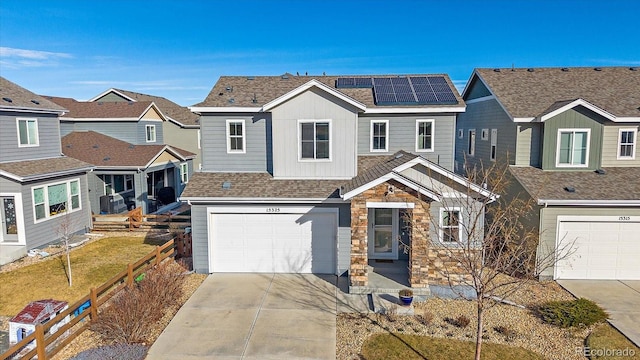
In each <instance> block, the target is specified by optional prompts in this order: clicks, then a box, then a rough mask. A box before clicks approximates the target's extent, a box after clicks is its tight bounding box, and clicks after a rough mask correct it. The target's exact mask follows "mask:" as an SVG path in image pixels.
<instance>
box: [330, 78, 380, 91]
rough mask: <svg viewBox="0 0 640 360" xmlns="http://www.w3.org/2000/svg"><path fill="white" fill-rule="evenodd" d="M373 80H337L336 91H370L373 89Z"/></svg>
mask: <svg viewBox="0 0 640 360" xmlns="http://www.w3.org/2000/svg"><path fill="white" fill-rule="evenodd" d="M371 86H372V84H371V78H352V77H351V78H337V79H336V89H368V88H371Z"/></svg>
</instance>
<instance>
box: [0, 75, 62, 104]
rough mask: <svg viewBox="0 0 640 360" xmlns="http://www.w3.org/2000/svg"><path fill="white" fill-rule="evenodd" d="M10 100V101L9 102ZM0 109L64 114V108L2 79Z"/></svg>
mask: <svg viewBox="0 0 640 360" xmlns="http://www.w3.org/2000/svg"><path fill="white" fill-rule="evenodd" d="M7 99H8V100H7ZM0 109H4V110H10V109H35V110H37V111H47V110H49V111H52V112H62V111H64V110H65V108H64V107H62V106H60V105H58V104H55V103H54V102H52V101H49V100H47V99H45V98H44V97H42V96H40V95H36V94H34V93H32V92H31V91H29V90H27V89H25V88H23V87H21V86H19V85H17V84H15V83H12V82H11V81H9V80H7V79H5V78H3V77H0Z"/></svg>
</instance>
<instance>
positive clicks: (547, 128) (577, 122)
mask: <svg viewBox="0 0 640 360" xmlns="http://www.w3.org/2000/svg"><path fill="white" fill-rule="evenodd" d="M604 121H606V120H604V119H603V118H602V117H601V116H600V115H597V114H596V113H594V112H592V111H590V110H587V109H585V108H583V107H577V108H574V109H571V110H567V111H565V112H563V113H561V114H558V115H556V116H554V117H552V118H551V119H548V120H546V121H545V122H544V149H543V152H542V169H544V170H566V171H571V170H578V171H580V170H595V169H597V168H599V167H600V162H601V153H602V127H603V125H602V122H604ZM558 129H591V138H590V141H589V160H588V164H587V165H588V166H587V167H581V168H571V167H557V166H556V152H557V143H558Z"/></svg>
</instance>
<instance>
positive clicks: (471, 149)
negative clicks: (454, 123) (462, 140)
mask: <svg viewBox="0 0 640 360" xmlns="http://www.w3.org/2000/svg"><path fill="white" fill-rule="evenodd" d="M475 154H476V129H470V130H469V141H468V142H467V155H470V156H473V155H475Z"/></svg>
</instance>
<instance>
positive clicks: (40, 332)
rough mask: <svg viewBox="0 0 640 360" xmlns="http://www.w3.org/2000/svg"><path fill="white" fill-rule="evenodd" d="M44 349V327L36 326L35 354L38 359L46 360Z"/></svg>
mask: <svg viewBox="0 0 640 360" xmlns="http://www.w3.org/2000/svg"><path fill="white" fill-rule="evenodd" d="M46 348H47V346H46V345H45V343H44V326H42V325H40V324H38V325H36V354H37V355H38V359H42V360H46V359H47V352H46Z"/></svg>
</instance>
